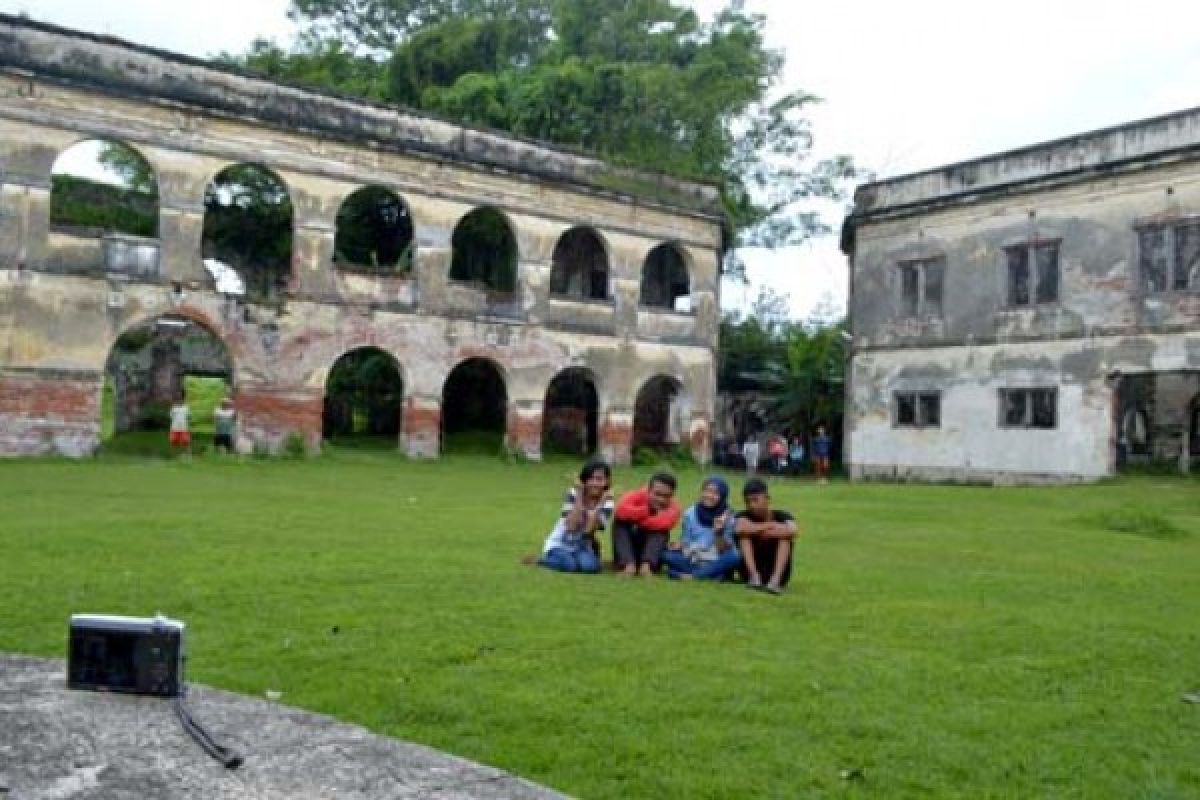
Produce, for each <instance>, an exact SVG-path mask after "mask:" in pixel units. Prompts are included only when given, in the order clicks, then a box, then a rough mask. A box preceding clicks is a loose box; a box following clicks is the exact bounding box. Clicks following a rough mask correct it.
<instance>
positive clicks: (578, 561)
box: [538, 547, 600, 573]
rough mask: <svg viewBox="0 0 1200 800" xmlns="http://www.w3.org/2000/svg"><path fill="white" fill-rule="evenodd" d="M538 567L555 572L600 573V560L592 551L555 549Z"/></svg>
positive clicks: (541, 559) (545, 556)
mask: <svg viewBox="0 0 1200 800" xmlns="http://www.w3.org/2000/svg"><path fill="white" fill-rule="evenodd" d="M538 565H539V566H542V567H545V568H546V569H552V570H554V571H555V572H587V573H596V572H599V571H600V559H598V558H596V554H595V553H593V552H592V551H591V550H567V549H566V548H563V547H555V548H554V549H553V550H551V551H549V552H548V553H546V554H545V555H543V556H542V557H541V558H540V559H539V560H538Z"/></svg>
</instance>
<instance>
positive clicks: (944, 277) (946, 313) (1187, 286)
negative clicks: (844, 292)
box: [843, 109, 1200, 348]
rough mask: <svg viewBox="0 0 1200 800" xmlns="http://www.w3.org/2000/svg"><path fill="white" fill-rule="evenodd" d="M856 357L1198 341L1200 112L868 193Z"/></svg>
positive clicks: (850, 240)
mask: <svg viewBox="0 0 1200 800" xmlns="http://www.w3.org/2000/svg"><path fill="white" fill-rule="evenodd" d="M843 249H844V250H845V251H846V252H847V254H848V255H849V256H850V258H851V301H850V305H851V318H852V325H853V329H854V334H855V339H856V346H858V347H859V348H871V347H914V346H915V347H924V346H941V345H955V344H971V343H978V344H985V343H989V342H1003V341H1021V340H1037V339H1047V338H1054V339H1063V338H1068V339H1069V338H1081V337H1090V336H1096V335H1105V334H1116V335H1122V334H1137V333H1146V332H1150V333H1164V332H1172V331H1182V330H1195V329H1196V328H1197V326H1200V109H1193V110H1189V111H1183V112H1180V113H1177V114H1172V115H1168V116H1164V117H1158V118H1155V119H1151V120H1144V121H1140V122H1133V123H1129V124H1127V125H1122V126H1118V127H1115V128H1110V129H1106V130H1102V131H1096V132H1093V133H1088V134H1081V135H1079V136H1074V137H1069V138H1066V139H1061V140H1057V141H1053V142H1048V143H1045V144H1041V145H1034V146H1031V147H1026V148H1022V149H1019V150H1014V151H1011V152H1008V153H1002V154H998V155H994V156H989V157H986V158H981V159H976V160H973V161H969V162H963V163H960V164H954V165H950V166H947V167H943V168H939V169H935V170H929V171H926V172H922V173H918V174H915V175H908V176H902V177H898V178H894V179H890V180H886V181H880V182H876V183H872V184H868V185H866V186H864V187H862V188H860V189H859V190H858V192H857V193H856V196H855V208H854V211H853V213H852V214H851V215H850V216H849V217H848V218H847V220H846V225H845V228H844V230H843Z"/></svg>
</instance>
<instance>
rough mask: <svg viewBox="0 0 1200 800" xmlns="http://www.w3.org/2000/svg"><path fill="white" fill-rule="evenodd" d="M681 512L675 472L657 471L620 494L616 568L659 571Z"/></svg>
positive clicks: (649, 572)
mask: <svg viewBox="0 0 1200 800" xmlns="http://www.w3.org/2000/svg"><path fill="white" fill-rule="evenodd" d="M679 515H680V511H679V504H678V503H676V502H675V476H674V475H672V474H671V473H669V472H656V473H654V476H653V477H651V478H650V482H649V483H648V484H646V486H645V487H644V488H641V489H634V490H633V491H632V492H628V493H626V494H625V495H624V496H623V497H621V502H619V503H617V513H616V515H615V520H616V521H615V522H613V532H612V540H613V553H615V554H616V565H617V569H619V570H621V572H622V573H623V574H624V575H627V576H633V575H644V576H649V575H653V574H655V573H656V572H658V567H659V564H660V562H661V560H662V551H663V547H665V546H666V544H667V538H668V537H669V536H670V535H671V529H672V528H674V527H675V523H677V522H679Z"/></svg>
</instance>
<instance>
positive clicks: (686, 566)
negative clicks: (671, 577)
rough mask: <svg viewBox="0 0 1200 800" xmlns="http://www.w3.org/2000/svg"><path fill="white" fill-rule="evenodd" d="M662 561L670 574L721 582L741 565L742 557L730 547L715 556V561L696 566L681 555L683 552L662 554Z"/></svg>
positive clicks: (734, 548) (673, 551)
mask: <svg viewBox="0 0 1200 800" xmlns="http://www.w3.org/2000/svg"><path fill="white" fill-rule="evenodd" d="M662 560H663V563H664V564H666V565H667V569H668V570H670V571H672V572H678V573H682V574H686V575H691V576H692V577H693V578H695V579H696V580H701V581H711V580H723V579H725V578H727V577H729V574H730V573H731V572H733V571H734V570H735V569H737V566H738V565H739V564H741V563H742V556H741V554H740V553H738V551H737V548H736V547H730V548H728V549H727V550H726V551H725V552H723V553H721V555H719V556H717V560H716V561H701V562H700V563H698V564H693V563H692V561H691V560H690V559H689V558H688V557H687V556H685V555H684V554H683V551H681V550H667V551H665V552H664V553H663V557H662Z"/></svg>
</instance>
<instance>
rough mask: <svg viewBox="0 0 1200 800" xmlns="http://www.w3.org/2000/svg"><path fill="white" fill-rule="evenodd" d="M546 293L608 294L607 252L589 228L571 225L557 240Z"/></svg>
mask: <svg viewBox="0 0 1200 800" xmlns="http://www.w3.org/2000/svg"><path fill="white" fill-rule="evenodd" d="M550 293H551V294H555V295H559V296H562V297H570V298H574V299H579V300H604V299H606V298H607V297H608V253H607V251H605V249H604V243H603V242H602V241H600V237H599V236H598V235H597V234H596V232H595V231H593V230H592V229H591V228H572V229H571V230H569V231H567V232H566V233H564V234H563V235H562V237H561V238H560V239H559V240H558V244H557V245H555V247H554V259H553V268H552V269H551V271H550Z"/></svg>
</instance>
